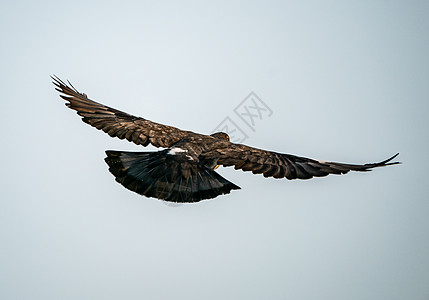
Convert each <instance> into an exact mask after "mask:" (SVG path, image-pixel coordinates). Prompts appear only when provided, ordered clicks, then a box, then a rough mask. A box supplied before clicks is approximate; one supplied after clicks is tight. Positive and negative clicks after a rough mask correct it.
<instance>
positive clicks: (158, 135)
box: [51, 77, 198, 148]
mask: <svg viewBox="0 0 429 300" xmlns="http://www.w3.org/2000/svg"><path fill="white" fill-rule="evenodd" d="M51 78H52V80H53V84H54V85H55V86H56V90H57V91H59V92H60V93H61V95H60V96H61V98H63V99H64V100H66V101H67V102H68V103H66V105H67V106H68V107H69V108H71V109H74V110H75V111H77V114H78V115H80V116H81V117H82V121H84V122H85V123H88V124H89V125H91V126H93V127H95V128H97V129H100V130H103V131H104V132H106V133H107V134H109V135H110V136H111V137H118V138H120V139H127V140H128V141H130V142H133V143H135V144H137V145H143V146H147V145H148V144H152V145H153V146H155V147H163V148H168V147H170V146H171V145H173V144H175V143H177V142H178V141H180V140H181V139H183V138H185V137H187V136H189V135H198V134H197V133H193V132H191V131H185V130H181V129H178V128H176V127H172V126H167V125H163V124H159V123H155V122H152V121H149V120H146V119H143V118H140V117H135V116H133V115H130V114H127V113H124V112H122V111H120V110H117V109H114V108H111V107H108V106H105V105H103V104H100V103H97V102H95V101H93V100H91V99H89V98H88V97H87V95H86V94H84V93H80V92H78V91H77V90H76V89H75V88H74V87H73V85H72V84H71V83H70V82H69V85H70V86H68V85H67V84H65V83H64V82H63V81H62V80H61V79H59V78H58V77H51Z"/></svg>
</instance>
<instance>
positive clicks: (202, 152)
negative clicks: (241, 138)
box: [51, 76, 399, 203]
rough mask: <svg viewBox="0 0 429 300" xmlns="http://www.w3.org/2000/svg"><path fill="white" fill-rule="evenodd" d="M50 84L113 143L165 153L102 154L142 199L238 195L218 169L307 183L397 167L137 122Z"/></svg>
mask: <svg viewBox="0 0 429 300" xmlns="http://www.w3.org/2000/svg"><path fill="white" fill-rule="evenodd" d="M51 78H52V80H53V84H54V85H55V86H56V88H55V89H56V90H57V91H58V92H60V93H61V95H60V96H61V98H63V99H64V100H65V101H67V103H66V105H67V106H68V107H69V108H71V109H73V110H75V111H77V114H78V115H79V116H81V117H82V121H83V122H85V123H87V124H89V125H91V126H93V127H95V128H97V129H99V130H103V131H104V132H106V133H107V134H108V135H110V136H111V137H118V138H120V139H126V140H128V141H130V142H133V143H135V144H137V145H142V146H144V147H145V146H147V145H149V144H151V145H153V146H155V147H161V148H166V149H164V150H160V151H150V152H126V151H114V150H108V151H106V155H107V157H106V158H105V161H106V163H107V164H108V165H109V171H110V172H111V173H112V174H113V176H115V179H116V181H117V182H119V183H120V184H122V185H123V186H124V187H125V188H127V189H129V190H131V191H133V192H136V193H138V194H140V195H144V196H146V197H153V198H158V199H162V200H165V201H171V202H181V203H186V202H198V201H201V200H204V199H211V198H215V197H217V196H219V195H223V194H229V193H230V192H231V190H238V189H240V187H239V186H237V185H235V184H234V183H232V182H230V181H228V180H227V179H225V178H223V177H222V176H220V175H219V174H218V173H217V172H216V171H215V169H216V168H217V167H218V166H224V167H229V166H234V168H235V169H241V170H243V171H251V172H252V173H253V174H263V175H264V177H274V178H287V179H310V178H312V177H322V176H326V175H329V174H346V173H347V172H349V171H370V170H371V169H373V168H377V167H384V166H388V165H395V164H399V162H391V161H392V160H393V159H394V158H395V157H396V156H397V155H398V154H399V153H398V154H395V155H394V156H392V157H390V158H388V159H386V160H384V161H382V162H378V163H368V164H364V165H355V164H344V163H336V162H326V161H321V160H315V159H310V158H305V157H299V156H295V155H291V154H283V153H277V152H273V151H267V150H262V149H257V148H253V147H249V146H246V145H242V144H235V143H232V142H231V141H230V140H229V136H228V134H226V133H224V132H216V133H214V134H211V135H205V134H199V133H195V132H192V131H185V130H181V129H178V128H176V127H172V126H167V125H163V124H159V123H155V122H152V121H149V120H147V119H144V118H140V117H135V116H133V115H130V114H127V113H125V112H122V111H120V110H117V109H114V108H111V107H108V106H105V105H103V104H101V103H98V102H95V101H93V100H91V99H89V98H88V97H87V95H86V94H84V93H80V92H78V91H77V90H76V89H75V88H74V87H73V85H72V84H71V83H70V82H68V85H67V84H66V83H64V82H63V81H62V80H61V79H59V78H58V77H56V76H53V77H51Z"/></svg>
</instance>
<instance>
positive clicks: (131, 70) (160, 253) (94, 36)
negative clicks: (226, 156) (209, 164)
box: [0, 1, 429, 300]
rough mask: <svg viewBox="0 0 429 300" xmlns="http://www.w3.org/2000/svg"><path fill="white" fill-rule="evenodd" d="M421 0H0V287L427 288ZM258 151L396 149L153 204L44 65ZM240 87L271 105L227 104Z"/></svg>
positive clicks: (237, 97) (321, 292)
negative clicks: (247, 112) (246, 117)
mask: <svg viewBox="0 0 429 300" xmlns="http://www.w3.org/2000/svg"><path fill="white" fill-rule="evenodd" d="M428 15H429V4H428V2H427V1H411V2H410V1H300V2H298V1H252V2H249V1H211V2H208V1H180V2H179V1H156V2H155V1H151V2H148V1H117V2H115V1H93V2H89V1H76V2H65V1H21V2H17V1H15V2H9V3H5V4H3V5H2V8H1V9H0V25H1V26H0V31H1V40H2V42H1V44H2V47H1V48H0V53H1V55H0V62H1V68H0V111H1V112H2V118H1V119H0V123H1V128H2V129H3V142H2V146H1V147H0V154H1V157H2V158H3V161H2V166H3V167H2V170H3V171H2V173H1V175H0V178H1V198H0V241H1V247H0V298H1V299H304V300H306V299H329V300H335V299H389V300H394V299H426V300H427V299H429V234H428V229H429V217H428V215H429V199H428V194H429V193H428V192H429V185H428V180H427V176H426V170H427V169H428V167H429V164H428V162H427V159H426V157H427V151H428V148H429V141H428V140H429V139H428V128H429V120H428V113H429V57H428V53H429V34H428V32H429V19H428ZM52 74H55V75H57V76H59V77H60V78H62V79H64V80H70V81H71V82H72V83H73V85H74V86H75V87H76V88H77V89H79V90H80V91H81V92H85V93H86V94H88V95H89V97H90V98H92V99H94V100H96V101H99V102H101V103H104V104H106V105H109V106H112V107H115V108H117V109H121V110H123V111H125V112H128V113H131V114H134V115H137V116H141V117H144V118H147V119H150V120H153V121H156V122H160V123H165V124H169V125H174V126H176V127H179V128H182V129H187V130H193V131H197V132H200V133H207V134H209V133H211V132H212V130H213V129H215V128H216V127H217V126H218V125H219V124H221V123H222V122H223V121H224V120H225V119H226V118H228V117H229V118H230V119H231V120H233V122H235V123H236V124H237V125H238V126H239V127H240V129H241V130H242V131H243V132H244V133H245V134H246V135H248V138H247V139H246V140H245V143H246V144H248V145H251V146H255V147H258V148H263V149H268V150H274V151H277V152H283V153H291V154H295V155H299V156H306V157H310V158H314V159H320V160H327V161H338V162H345V163H367V162H376V161H381V160H383V159H385V158H387V157H389V156H391V155H393V154H395V153H397V152H400V155H399V157H398V160H399V161H402V162H403V164H402V165H397V166H392V167H386V168H379V169H376V170H374V171H373V172H369V173H350V174H347V175H344V176H335V175H331V176H329V177H325V178H316V179H312V180H308V181H287V180H285V179H283V180H275V179H266V178H264V177H263V176H260V175H259V176H257V175H252V174H251V173H250V174H249V173H244V172H242V171H235V170H234V169H232V168H219V169H218V172H219V173H220V174H221V175H222V176H224V177H225V178H227V179H228V180H230V181H232V182H234V183H235V184H237V185H239V186H240V187H241V188H242V189H241V190H239V191H233V192H232V193H231V194H229V195H226V196H220V197H218V198H216V199H213V200H207V201H203V202H200V203H197V204H191V205H181V206H169V205H165V203H163V202H162V201H159V200H156V199H153V198H150V199H149V198H145V197H143V196H139V195H137V194H134V193H132V192H130V191H128V190H126V189H125V188H123V187H122V186H121V185H119V184H117V183H116V182H115V180H114V178H113V176H112V175H111V174H110V173H109V172H108V170H107V165H106V164H105V162H104V157H105V154H104V151H105V150H107V149H115V150H129V151H152V150H155V149H154V148H152V147H147V148H145V149H144V148H142V147H139V146H136V145H133V144H131V143H129V142H127V141H121V140H119V139H112V138H110V137H109V136H108V135H107V134H105V133H103V132H101V131H97V130H96V129H94V128H91V127H90V126H88V125H87V124H84V123H83V122H82V121H81V120H80V118H79V117H78V116H77V115H76V114H75V112H74V111H71V110H69V109H67V108H66V107H65V106H64V101H63V100H61V99H60V98H59V96H58V93H57V92H55V91H54V88H53V85H52V84H51V80H50V78H49V76H50V75H52ZM251 92H254V93H255V94H256V95H257V96H258V97H259V99H260V100H261V101H262V102H263V103H264V104H265V105H266V107H267V108H269V110H271V111H272V114H271V115H270V116H267V115H264V116H263V118H262V120H261V119H258V120H257V122H256V124H255V126H254V127H252V128H250V127H249V126H247V125H246V124H245V123H244V122H243V120H241V119H240V118H239V117H238V116H237V115H236V114H235V112H234V110H235V109H237V107H239V105H240V104H241V103H242V101H243V100H244V99H245V98H246V97H247V96H248V95H249V94H250V93H251Z"/></svg>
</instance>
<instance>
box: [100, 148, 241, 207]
mask: <svg viewBox="0 0 429 300" xmlns="http://www.w3.org/2000/svg"><path fill="white" fill-rule="evenodd" d="M167 153H168V150H162V151H157V152H124V151H106V154H107V157H106V158H105V161H106V163H107V164H108V165H109V171H110V172H111V173H112V174H113V175H114V176H115V178H116V181H117V182H119V183H120V184H122V185H123V186H124V187H126V188H127V189H129V190H131V191H134V192H136V193H138V194H141V195H144V196H147V197H153V198H158V199H163V200H165V201H172V202H198V201H201V200H204V199H210V198H215V197H217V196H219V195H222V194H228V193H230V192H231V190H234V189H240V187H238V186H237V185H235V184H234V183H232V182H230V181H228V180H226V179H225V178H223V177H222V176H220V175H219V174H218V173H216V172H215V171H214V170H212V169H209V168H208V167H206V166H203V165H200V164H198V163H197V162H183V161H178V160H176V158H175V156H174V155H168V154H167Z"/></svg>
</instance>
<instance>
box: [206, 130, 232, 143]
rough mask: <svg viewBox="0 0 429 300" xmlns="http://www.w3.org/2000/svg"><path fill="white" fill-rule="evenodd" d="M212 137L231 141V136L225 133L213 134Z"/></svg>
mask: <svg viewBox="0 0 429 300" xmlns="http://www.w3.org/2000/svg"><path fill="white" fill-rule="evenodd" d="M210 136H212V137H214V138H217V139H220V140H226V141H229V135H228V134H226V133H225V132H215V133H213V134H211V135H210Z"/></svg>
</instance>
